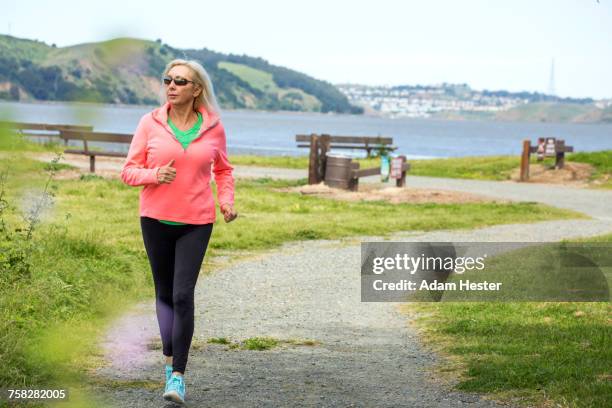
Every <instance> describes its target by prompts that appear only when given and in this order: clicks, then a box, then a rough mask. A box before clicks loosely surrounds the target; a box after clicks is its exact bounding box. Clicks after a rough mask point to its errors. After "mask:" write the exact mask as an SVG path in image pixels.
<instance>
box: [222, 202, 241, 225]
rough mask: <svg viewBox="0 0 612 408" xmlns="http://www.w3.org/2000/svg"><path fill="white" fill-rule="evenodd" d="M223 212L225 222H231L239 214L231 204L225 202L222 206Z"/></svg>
mask: <svg viewBox="0 0 612 408" xmlns="http://www.w3.org/2000/svg"><path fill="white" fill-rule="evenodd" d="M221 212H222V213H223V218H224V219H225V222H231V221H233V220H234V219H236V217H237V216H238V213H237V212H236V210H234V207H233V206H232V205H230V204H223V205H222V206H221Z"/></svg>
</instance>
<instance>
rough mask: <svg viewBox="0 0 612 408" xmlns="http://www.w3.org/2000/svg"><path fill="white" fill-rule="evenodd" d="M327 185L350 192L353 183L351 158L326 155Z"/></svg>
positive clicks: (339, 155)
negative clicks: (350, 184) (350, 185)
mask: <svg viewBox="0 0 612 408" xmlns="http://www.w3.org/2000/svg"><path fill="white" fill-rule="evenodd" d="M326 156H327V158H326V160H325V161H326V164H325V185H327V186H329V187H334V188H343V189H345V190H348V188H349V182H350V181H351V161H352V159H351V158H350V157H349V156H345V155H341V154H330V153H327V154H326Z"/></svg>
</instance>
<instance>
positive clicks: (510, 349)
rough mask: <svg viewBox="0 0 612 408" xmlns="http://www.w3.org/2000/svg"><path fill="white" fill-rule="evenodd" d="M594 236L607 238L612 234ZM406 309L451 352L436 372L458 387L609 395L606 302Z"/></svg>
mask: <svg viewBox="0 0 612 408" xmlns="http://www.w3.org/2000/svg"><path fill="white" fill-rule="evenodd" d="M591 240H592V241H599V242H612V235H607V236H601V237H596V238H593V239H591ZM585 241H588V240H585ZM607 269H608V273H610V272H612V271H611V268H610V267H608V268H607ZM403 309H404V311H405V312H407V313H409V314H412V315H413V316H415V317H416V318H417V325H418V326H419V328H420V330H421V331H422V333H423V334H424V338H425V339H427V342H428V344H429V346H430V347H432V348H434V349H436V350H438V351H440V352H442V353H444V354H445V355H446V356H447V357H448V358H447V359H445V361H444V362H443V363H442V364H441V365H440V367H439V370H438V375H439V376H445V374H444V373H449V372H450V373H451V376H456V377H459V383H458V385H457V387H458V388H459V389H461V390H465V391H470V392H482V393H490V394H492V395H494V396H495V397H497V398H501V399H514V400H515V401H517V402H518V403H519V404H520V405H524V406H533V405H536V406H546V407H549V406H560V407H603V406H606V405H608V404H609V403H610V401H612V382H611V380H610V367H611V365H612V340H611V339H612V326H611V325H610V316H611V315H612V306H610V303H609V302H601V303H588V302H582V303H572V302H568V303H554V302H548V303H543V302H539V303H535V302H534V303H476V302H471V303H461V302H460V303H419V304H416V303H413V304H406V305H403Z"/></svg>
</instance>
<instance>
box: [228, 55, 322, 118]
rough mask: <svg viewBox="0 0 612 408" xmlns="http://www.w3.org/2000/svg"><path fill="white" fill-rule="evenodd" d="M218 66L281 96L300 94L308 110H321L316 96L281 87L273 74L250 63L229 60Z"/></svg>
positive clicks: (255, 85)
mask: <svg viewBox="0 0 612 408" xmlns="http://www.w3.org/2000/svg"><path fill="white" fill-rule="evenodd" d="M218 66H219V68H222V69H225V70H227V71H229V72H231V73H232V74H234V75H236V76H237V77H239V78H241V79H242V80H243V81H246V82H248V83H249V84H250V85H251V86H253V87H254V88H256V89H259V90H261V91H263V92H269V93H273V94H276V95H278V96H279V98H283V96H285V95H287V94H290V93H294V94H296V95H299V100H301V101H302V102H301V105H302V106H304V108H305V109H306V110H310V111H319V110H320V109H321V102H320V101H319V100H318V99H317V98H316V97H315V96H313V95H309V94H307V93H306V92H304V91H302V90H301V89H297V88H287V89H282V88H279V87H278V86H277V85H276V83H275V82H274V79H273V77H272V74H271V73H269V72H265V71H262V70H259V69H255V68H252V67H249V66H248V65H244V64H236V63H233V62H227V61H222V62H219V64H218Z"/></svg>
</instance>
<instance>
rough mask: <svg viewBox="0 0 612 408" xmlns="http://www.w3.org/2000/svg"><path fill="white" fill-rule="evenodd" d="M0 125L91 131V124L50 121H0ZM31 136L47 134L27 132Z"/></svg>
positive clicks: (31, 128) (20, 127)
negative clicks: (55, 122)
mask: <svg viewBox="0 0 612 408" xmlns="http://www.w3.org/2000/svg"><path fill="white" fill-rule="evenodd" d="M0 127H2V128H4V129H13V130H20V131H24V130H26V131H37V130H38V131H47V132H48V131H53V132H61V131H62V130H76V131H92V130H93V126H86V125H66V124H59V123H57V124H52V123H26V122H4V121H3V122H0ZM28 134H29V135H32V136H49V134H48V133H34V132H32V133H28Z"/></svg>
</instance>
